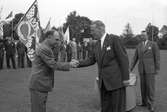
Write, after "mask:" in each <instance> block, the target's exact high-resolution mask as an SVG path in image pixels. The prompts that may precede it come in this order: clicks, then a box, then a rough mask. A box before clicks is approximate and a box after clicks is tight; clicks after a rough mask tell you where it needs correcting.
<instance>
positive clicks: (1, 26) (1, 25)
mask: <svg viewBox="0 0 167 112" xmlns="http://www.w3.org/2000/svg"><path fill="white" fill-rule="evenodd" d="M0 39H3V23H2V22H0Z"/></svg>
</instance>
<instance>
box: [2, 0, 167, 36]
mask: <svg viewBox="0 0 167 112" xmlns="http://www.w3.org/2000/svg"><path fill="white" fill-rule="evenodd" d="M33 2H34V0H0V7H1V6H3V10H2V18H5V17H6V16H7V15H8V14H9V13H10V11H13V12H14V14H17V13H20V12H21V13H25V12H26V11H27V10H28V8H29V7H30V6H31V4H32V3H33ZM38 6H39V16H40V21H41V26H42V27H43V28H45V26H46V24H47V22H48V20H49V18H51V25H52V26H56V27H58V26H62V25H63V23H65V21H66V18H67V15H68V14H69V13H70V12H72V11H76V12H77V14H78V15H80V16H86V17H88V18H89V19H91V20H101V21H103V22H104V24H105V25H106V31H107V32H108V33H112V34H117V35H121V34H122V33H123V30H124V29H125V25H126V24H127V23H130V25H131V27H132V31H133V33H134V34H139V33H140V32H141V30H144V29H145V27H146V26H147V24H148V23H149V22H151V23H152V24H153V25H156V26H158V27H159V28H161V27H162V25H167V1H166V0H38Z"/></svg>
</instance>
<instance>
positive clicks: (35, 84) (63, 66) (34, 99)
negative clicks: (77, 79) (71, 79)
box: [29, 31, 75, 112]
mask: <svg viewBox="0 0 167 112" xmlns="http://www.w3.org/2000/svg"><path fill="white" fill-rule="evenodd" d="M60 43H61V41H60V35H59V33H58V32H56V31H48V32H47V33H46V35H45V39H44V41H43V42H42V43H41V44H40V45H39V47H38V48H37V49H36V51H35V53H36V54H35V59H34V61H33V62H32V63H33V66H32V73H31V74H32V76H31V79H30V85H29V89H30V94H31V112H46V102H47V96H48V92H50V91H52V89H53V86H54V70H62V71H69V69H70V67H73V66H74V64H75V63H74V62H70V63H65V62H56V61H55V57H54V54H53V51H52V47H54V46H55V45H57V46H60Z"/></svg>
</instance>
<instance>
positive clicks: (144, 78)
mask: <svg viewBox="0 0 167 112" xmlns="http://www.w3.org/2000/svg"><path fill="white" fill-rule="evenodd" d="M140 86H141V97H142V103H143V104H144V105H147V106H149V107H153V106H154V96H155V74H140Z"/></svg>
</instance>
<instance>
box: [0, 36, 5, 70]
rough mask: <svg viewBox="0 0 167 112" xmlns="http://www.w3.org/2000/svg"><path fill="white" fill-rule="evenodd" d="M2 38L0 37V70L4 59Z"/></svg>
mask: <svg viewBox="0 0 167 112" xmlns="http://www.w3.org/2000/svg"><path fill="white" fill-rule="evenodd" d="M4 49H5V45H4V40H3V39H0V70H1V69H3V60H4Z"/></svg>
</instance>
